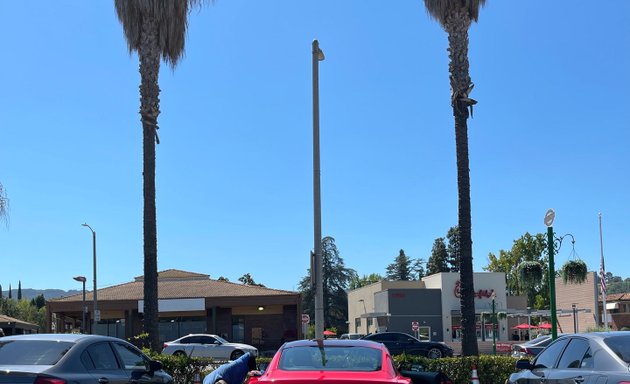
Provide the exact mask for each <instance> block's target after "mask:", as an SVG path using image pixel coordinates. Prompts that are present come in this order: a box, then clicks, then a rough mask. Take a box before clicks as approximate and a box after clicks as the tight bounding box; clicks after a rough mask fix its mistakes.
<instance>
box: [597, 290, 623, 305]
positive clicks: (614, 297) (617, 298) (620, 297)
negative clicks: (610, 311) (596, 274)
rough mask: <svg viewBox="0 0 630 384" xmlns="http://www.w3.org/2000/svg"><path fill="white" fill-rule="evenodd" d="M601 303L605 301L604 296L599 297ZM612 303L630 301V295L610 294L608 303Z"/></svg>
mask: <svg viewBox="0 0 630 384" xmlns="http://www.w3.org/2000/svg"><path fill="white" fill-rule="evenodd" d="M599 301H603V299H602V295H599ZM612 301H630V293H628V292H626V293H609V294H608V295H606V302H608V303H610V302H612Z"/></svg>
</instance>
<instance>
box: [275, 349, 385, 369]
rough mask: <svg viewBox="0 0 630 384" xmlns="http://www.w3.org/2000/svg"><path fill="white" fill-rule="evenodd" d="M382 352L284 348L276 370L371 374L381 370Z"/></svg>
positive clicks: (375, 350)
mask: <svg viewBox="0 0 630 384" xmlns="http://www.w3.org/2000/svg"><path fill="white" fill-rule="evenodd" d="M382 355H383V353H382V351H381V350H380V349H376V348H369V347H353V346H334V347H331V346H326V347H323V348H319V347H316V346H299V347H291V348H286V349H284V350H283V351H282V354H281V355H280V361H279V363H278V368H279V369H281V370H285V371H319V370H323V371H357V372H371V371H379V370H381V368H382Z"/></svg>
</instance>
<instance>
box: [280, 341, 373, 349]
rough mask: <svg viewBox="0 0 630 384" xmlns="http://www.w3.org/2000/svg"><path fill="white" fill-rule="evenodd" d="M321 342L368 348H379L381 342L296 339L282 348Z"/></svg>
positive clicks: (325, 344)
mask: <svg viewBox="0 0 630 384" xmlns="http://www.w3.org/2000/svg"><path fill="white" fill-rule="evenodd" d="M322 342H323V345H324V346H330V347H369V348H379V349H380V348H381V346H382V344H381V343H376V342H374V341H371V340H362V339H354V340H353V339H344V340H342V339H324V340H321V339H320V340H296V341H289V342H287V343H285V344H284V347H283V348H293V347H319V346H320V343H322Z"/></svg>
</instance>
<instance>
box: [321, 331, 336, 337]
mask: <svg viewBox="0 0 630 384" xmlns="http://www.w3.org/2000/svg"><path fill="white" fill-rule="evenodd" d="M324 336H337V334H336V333H335V332H333V331H329V330H325V331H324Z"/></svg>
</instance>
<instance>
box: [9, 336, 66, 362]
mask: <svg viewBox="0 0 630 384" xmlns="http://www.w3.org/2000/svg"><path fill="white" fill-rule="evenodd" d="M73 345H74V343H69V342H63V341H56V340H50V341H49V340H11V341H2V342H0V365H54V364H56V363H57V362H58V361H59V359H61V358H62V357H63V356H64V355H65V354H66V352H68V351H69V350H70V348H72V346H73Z"/></svg>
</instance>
